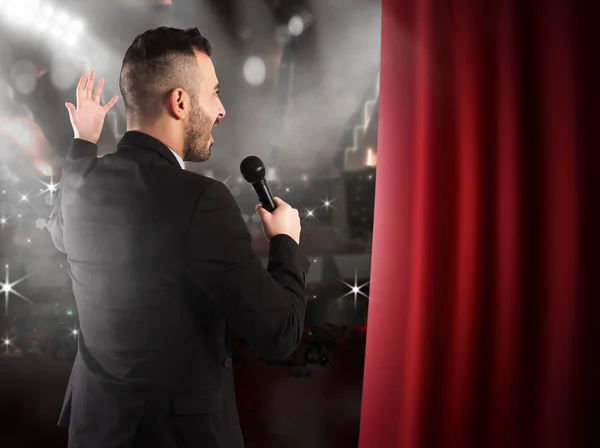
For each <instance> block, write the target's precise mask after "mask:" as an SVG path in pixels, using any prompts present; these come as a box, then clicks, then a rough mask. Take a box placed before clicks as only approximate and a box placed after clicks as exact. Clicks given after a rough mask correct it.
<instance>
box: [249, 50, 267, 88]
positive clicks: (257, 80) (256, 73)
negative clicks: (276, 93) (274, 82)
mask: <svg viewBox="0 0 600 448" xmlns="http://www.w3.org/2000/svg"><path fill="white" fill-rule="evenodd" d="M266 76H267V67H266V65H265V61H263V60H262V58H260V57H258V56H250V57H249V58H248V59H247V60H246V62H245V63H244V78H246V81H247V82H248V84H250V85H252V86H259V85H261V84H262V83H263V82H265V78H266Z"/></svg>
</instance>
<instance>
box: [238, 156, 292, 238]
mask: <svg viewBox="0 0 600 448" xmlns="http://www.w3.org/2000/svg"><path fill="white" fill-rule="evenodd" d="M240 171H241V172H242V176H243V177H244V179H246V180H247V181H248V182H249V183H250V184H252V186H253V187H254V190H255V191H256V195H257V196H258V199H259V201H260V202H261V203H260V204H258V205H257V206H256V212H257V213H258V217H259V218H260V222H261V224H262V228H263V233H264V234H265V238H267V241H270V240H271V238H273V237H274V236H275V235H279V234H284V235H288V236H290V237H291V238H292V239H293V240H294V241H296V243H297V244H300V231H301V230H302V229H301V226H300V215H299V213H298V210H296V209H295V208H292V207H291V206H290V205H289V204H287V203H286V202H285V201H283V200H282V199H280V198H278V197H273V195H272V194H271V190H270V189H269V186H268V185H267V181H266V180H265V166H264V164H263V163H262V161H261V160H260V159H259V158H258V157H256V156H249V157H246V158H245V159H244V160H243V161H242V163H241V165H240Z"/></svg>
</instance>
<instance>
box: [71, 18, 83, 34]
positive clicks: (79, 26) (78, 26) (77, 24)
mask: <svg viewBox="0 0 600 448" xmlns="http://www.w3.org/2000/svg"><path fill="white" fill-rule="evenodd" d="M71 31H73V32H74V33H77V34H79V33H81V32H82V31H83V22H82V21H81V20H79V19H76V20H74V21H73V23H72V24H71Z"/></svg>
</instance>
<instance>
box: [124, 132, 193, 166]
mask: <svg viewBox="0 0 600 448" xmlns="http://www.w3.org/2000/svg"><path fill="white" fill-rule="evenodd" d="M127 130H128V131H137V132H142V133H144V134H146V135H149V136H150V137H154V138H155V139H157V140H159V141H160V142H161V143H163V144H164V145H165V146H167V147H168V148H169V149H171V150H172V151H173V152H176V153H177V154H178V155H179V157H181V158H182V159H183V151H182V149H181V148H182V144H181V143H179V142H178V140H179V139H178V138H175V137H174V136H171V135H169V132H165V131H164V130H161V129H159V128H158V127H156V126H127Z"/></svg>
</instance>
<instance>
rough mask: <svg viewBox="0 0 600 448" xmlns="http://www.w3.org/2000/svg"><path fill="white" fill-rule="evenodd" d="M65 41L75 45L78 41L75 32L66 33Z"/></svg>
mask: <svg viewBox="0 0 600 448" xmlns="http://www.w3.org/2000/svg"><path fill="white" fill-rule="evenodd" d="M64 39H65V42H66V43H67V44H69V45H70V46H74V45H75V44H76V43H77V36H76V35H75V34H73V33H67V34H65V35H64Z"/></svg>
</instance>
